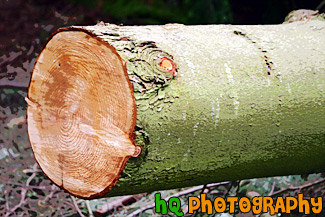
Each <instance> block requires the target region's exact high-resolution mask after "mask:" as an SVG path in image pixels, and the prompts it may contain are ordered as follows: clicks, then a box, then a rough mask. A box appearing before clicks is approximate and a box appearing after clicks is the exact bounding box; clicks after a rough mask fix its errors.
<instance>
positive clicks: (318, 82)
mask: <svg viewBox="0 0 325 217" xmlns="http://www.w3.org/2000/svg"><path fill="white" fill-rule="evenodd" d="M80 29H82V30H83V31H86V32H89V34H90V35H91V36H92V37H99V38H101V39H102V40H104V41H106V42H107V43H109V44H110V45H111V46H113V47H114V48H115V49H116V51H117V53H118V54H119V55H120V57H121V58H122V60H123V61H124V63H125V65H126V68H127V73H128V75H129V79H130V81H131V83H132V84H133V87H134V96H135V99H136V105H137V120H136V127H135V132H136V135H137V139H136V143H137V145H141V146H143V150H142V153H141V155H140V156H139V157H138V158H130V160H129V161H128V163H127V164H126V167H125V169H124V171H123V172H122V174H121V176H120V178H119V181H118V183H117V184H116V186H114V187H113V188H112V189H111V190H110V191H109V192H108V194H107V196H108V195H110V196H113V195H123V194H134V193H140V192H149V191H155V190H162V189H171V188H178V187H185V186H193V185H199V184H206V183H212V182H217V181H223V180H237V179H247V178H255V177H264V176H277V175H288V174H304V173H313V172H321V171H324V170H325V160H324V156H325V119H324V114H325V109H324V103H325V100H324V90H325V22H323V21H318V20H313V21H308V22H294V23H289V24H281V25H265V26H264V25H259V26H232V25H205V26H184V25H179V24H172V25H164V26H133V27H128V26H125V27H124V26H116V25H110V24H103V23H100V24H98V25H96V26H86V27H69V28H66V29H64V30H60V31H59V32H58V33H56V34H60V32H64V31H80ZM58 46H59V45H58ZM164 58H167V59H168V60H170V61H172V66H170V64H169V65H168V64H167V65H166V64H163V65H162V60H163V59H164ZM174 67H176V68H177V69H176V71H175V70H174ZM85 100H87V99H85Z"/></svg>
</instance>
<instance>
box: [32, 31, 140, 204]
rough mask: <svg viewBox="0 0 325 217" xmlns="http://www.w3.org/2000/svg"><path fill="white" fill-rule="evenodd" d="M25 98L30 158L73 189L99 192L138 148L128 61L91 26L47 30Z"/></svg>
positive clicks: (85, 195) (86, 193)
mask: <svg viewBox="0 0 325 217" xmlns="http://www.w3.org/2000/svg"><path fill="white" fill-rule="evenodd" d="M26 101H27V102H28V109H27V116H28V134H29V138H30V142H31V146H32V149H33V152H34V155H35V159H36V160H37V162H38V163H39V165H40V167H41V168H42V170H43V171H44V173H45V174H46V175H47V176H48V177H49V178H50V179H51V180H52V181H53V182H54V183H56V184H57V185H58V186H61V187H63V188H64V189H65V190H67V191H68V192H70V193H71V194H74V195H76V196H78V197H82V198H88V199H89V198H93V197H95V196H100V195H103V194H104V193H105V192H106V191H107V190H109V189H110V188H111V187H112V186H113V185H114V184H115V183H116V181H117V179H118V177H119V175H120V173H121V171H122V170H123V168H124V166H125V164H126V161H127V160H128V159H129V158H130V157H132V156H133V157H136V156H138V155H139V154H140V152H141V148H140V147H139V146H135V145H134V143H133V140H132V139H131V137H130V135H132V133H133V131H134V127H135V119H136V105H135V99H134V95H133V90H132V86H131V83H130V81H129V78H128V76H127V72H126V68H125V67H124V66H123V64H122V60H121V58H120V56H119V55H118V54H117V53H116V51H115V49H114V48H113V47H111V46H110V45H109V44H108V43H107V42H105V41H102V40H101V39H99V38H97V37H96V36H94V35H92V34H91V33H89V32H86V31H80V29H63V30H62V29H61V30H59V31H57V32H56V33H54V34H53V35H52V37H51V38H50V39H49V41H48V42H47V44H46V45H45V46H44V47H43V50H42V52H41V53H40V55H39V57H38V59H37V61H36V63H35V66H34V70H33V74H32V78H31V82H30V86H29V90H28V98H26Z"/></svg>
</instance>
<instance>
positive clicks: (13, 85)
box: [0, 80, 28, 91]
mask: <svg viewBox="0 0 325 217" xmlns="http://www.w3.org/2000/svg"><path fill="white" fill-rule="evenodd" d="M0 87H2V88H17V89H21V90H23V91H26V90H27V89H28V84H25V83H21V82H17V81H9V80H4V81H3V80H0Z"/></svg>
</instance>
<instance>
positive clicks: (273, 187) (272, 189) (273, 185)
mask: <svg viewBox="0 0 325 217" xmlns="http://www.w3.org/2000/svg"><path fill="white" fill-rule="evenodd" d="M274 189H275V178H274V177H273V184H272V188H271V191H270V193H269V196H270V195H272V194H273V192H274Z"/></svg>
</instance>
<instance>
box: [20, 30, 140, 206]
mask: <svg viewBox="0 0 325 217" xmlns="http://www.w3.org/2000/svg"><path fill="white" fill-rule="evenodd" d="M66 31H81V32H84V33H86V34H88V35H90V36H91V37H93V38H95V39H96V40H98V41H99V42H100V43H102V44H103V45H105V46H106V47H107V48H109V49H110V50H111V51H112V52H113V53H114V54H115V55H116V57H117V58H118V60H119V61H120V62H121V66H122V68H123V73H124V76H125V77H126V80H127V83H128V87H129V89H130V92H131V96H132V100H133V103H132V104H133V110H134V113H135V115H134V116H133V118H132V120H131V121H132V129H133V130H132V132H130V133H129V138H130V140H131V141H132V143H133V145H134V146H136V152H135V153H134V154H133V155H132V156H125V158H124V160H123V162H122V166H121V167H120V171H119V172H118V174H119V175H118V176H117V177H116V178H115V179H114V180H113V181H112V183H111V184H110V185H108V186H107V187H106V188H105V189H104V190H102V191H101V192H98V193H96V194H92V195H91V196H89V197H84V196H81V195H77V194H74V193H72V192H70V191H68V190H67V189H65V188H64V187H63V186H60V185H58V184H56V183H55V182H54V181H53V180H52V179H51V178H50V177H49V176H48V175H47V174H46V173H45V172H44V170H43V168H42V167H41V165H40V163H39V162H38V161H37V160H36V157H35V153H34V151H33V149H32V153H33V156H34V158H35V161H36V163H37V164H38V166H39V167H40V169H41V170H42V172H43V174H44V175H45V176H46V177H47V178H48V179H49V180H51V181H52V183H54V184H55V185H56V186H58V187H59V188H61V189H63V190H64V191H65V192H68V193H69V194H71V195H73V196H76V197H78V198H82V199H86V200H90V199H94V198H98V197H102V196H104V195H105V194H107V192H108V191H109V190H110V189H111V188H112V187H113V186H115V185H116V183H117V182H118V179H119V176H120V175H121V173H122V171H123V170H124V168H125V166H126V163H127V161H128V160H129V159H130V158H131V157H137V156H139V155H140V154H141V151H142V148H141V146H137V145H136V144H135V136H134V132H133V131H134V129H135V126H136V119H137V115H136V114H137V107H136V103H135V96H134V91H133V85H132V83H131V81H130V79H129V76H128V73H127V67H126V64H125V63H124V62H123V60H122V58H121V56H120V55H119V54H118V53H117V51H116V49H115V48H114V47H113V46H112V45H110V44H109V43H108V42H106V41H105V40H103V39H101V38H100V37H98V36H97V35H96V34H94V33H92V32H91V31H89V30H86V29H84V28H80V27H64V28H60V29H58V30H56V31H55V32H53V33H52V34H51V36H50V37H49V38H48V39H47V41H46V42H45V43H44V45H43V46H42V48H41V51H40V53H39V54H38V56H37V58H36V60H35V64H34V66H33V69H32V72H31V76H30V81H29V83H28V91H27V96H26V97H25V100H26V102H27V103H28V104H29V103H30V100H29V95H30V88H29V87H30V85H31V83H32V78H33V73H34V70H35V66H36V64H37V62H38V60H39V57H40V56H41V54H42V52H43V50H44V49H45V48H46V46H47V45H48V43H49V42H50V41H51V39H52V38H53V37H54V36H55V35H57V34H58V33H61V32H66ZM32 103H33V102H32ZM28 110H29V106H27V108H26V123H27V126H28ZM27 134H28V139H29V141H31V139H30V137H31V136H30V131H29V129H28V127H27Z"/></svg>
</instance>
